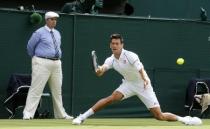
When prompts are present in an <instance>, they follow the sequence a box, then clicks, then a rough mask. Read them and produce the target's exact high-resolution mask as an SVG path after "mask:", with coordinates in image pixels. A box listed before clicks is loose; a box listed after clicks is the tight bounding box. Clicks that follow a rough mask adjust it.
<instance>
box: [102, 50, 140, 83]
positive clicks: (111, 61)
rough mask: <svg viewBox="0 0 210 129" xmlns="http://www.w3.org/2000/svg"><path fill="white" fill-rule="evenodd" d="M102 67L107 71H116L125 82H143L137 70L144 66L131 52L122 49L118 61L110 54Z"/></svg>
mask: <svg viewBox="0 0 210 129" xmlns="http://www.w3.org/2000/svg"><path fill="white" fill-rule="evenodd" d="M104 66H105V67H106V69H107V70H108V69H111V68H113V69H115V70H116V71H118V72H119V73H120V74H121V75H122V76H123V77H124V79H125V80H126V81H133V82H135V81H137V82H139V81H143V80H142V77H141V75H140V73H139V70H141V69H142V68H143V67H144V66H143V64H142V63H141V62H140V60H139V57H138V55H137V54H135V53H133V52H131V51H127V50H125V49H122V52H121V55H120V58H119V59H116V58H115V57H114V55H113V54H112V55H111V56H110V57H108V58H107V59H106V60H105V62H104Z"/></svg>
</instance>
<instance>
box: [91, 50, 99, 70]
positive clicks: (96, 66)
mask: <svg viewBox="0 0 210 129" xmlns="http://www.w3.org/2000/svg"><path fill="white" fill-rule="evenodd" d="M91 56H92V62H93V70H94V72H96V70H97V69H98V61H97V55H96V51H95V50H93V51H91Z"/></svg>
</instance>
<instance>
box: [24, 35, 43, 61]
mask: <svg viewBox="0 0 210 129" xmlns="http://www.w3.org/2000/svg"><path fill="white" fill-rule="evenodd" d="M39 39H40V34H39V33H38V32H34V33H33V34H32V36H31V38H30V39H29V41H28V45H27V51H28V54H29V55H30V56H31V57H32V56H34V55H35V48H36V46H37V45H38V43H39Z"/></svg>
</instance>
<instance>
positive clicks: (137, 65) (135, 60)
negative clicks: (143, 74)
mask: <svg viewBox="0 0 210 129" xmlns="http://www.w3.org/2000/svg"><path fill="white" fill-rule="evenodd" d="M126 56H127V58H128V61H129V62H130V63H131V64H132V65H133V66H134V67H135V68H136V69H137V70H138V71H139V70H141V69H142V68H143V67H144V66H143V64H142V62H141V61H140V59H139V57H138V55H137V54H135V53H133V52H129V53H127V54H126Z"/></svg>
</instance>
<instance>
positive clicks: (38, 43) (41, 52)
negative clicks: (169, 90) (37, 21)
mask: <svg viewBox="0 0 210 129" xmlns="http://www.w3.org/2000/svg"><path fill="white" fill-rule="evenodd" d="M50 31H52V32H53V35H54V37H55V44H54V41H53V38H52V35H51V33H50ZM55 45H57V48H58V51H59V54H58V55H59V57H58V58H61V54H62V53H61V48H60V46H61V35H60V33H59V32H58V31H57V30H56V29H50V28H49V27H47V26H44V27H41V28H39V29H38V30H36V31H35V32H34V33H33V34H32V36H31V38H30V39H29V41H28V45H27V51H28V54H29V55H30V56H31V57H33V56H38V57H46V58H55V55H56V50H55Z"/></svg>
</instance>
